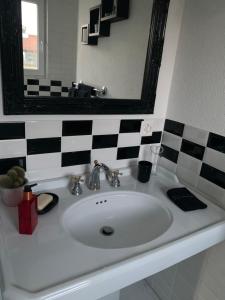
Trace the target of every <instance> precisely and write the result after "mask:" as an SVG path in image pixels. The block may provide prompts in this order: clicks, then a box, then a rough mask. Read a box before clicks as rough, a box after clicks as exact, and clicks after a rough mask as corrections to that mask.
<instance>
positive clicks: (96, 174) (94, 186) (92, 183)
mask: <svg viewBox="0 0 225 300" xmlns="http://www.w3.org/2000/svg"><path fill="white" fill-rule="evenodd" d="M94 163H95V166H94V168H93V170H92V172H91V174H90V177H89V179H88V184H87V185H88V188H89V189H90V190H92V191H96V190H99V189H100V170H101V165H100V164H99V163H98V161H96V160H95V161H94Z"/></svg>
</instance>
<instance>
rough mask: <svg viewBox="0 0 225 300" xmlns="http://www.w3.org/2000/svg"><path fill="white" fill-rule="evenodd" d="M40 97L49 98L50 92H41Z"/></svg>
mask: <svg viewBox="0 0 225 300" xmlns="http://www.w3.org/2000/svg"><path fill="white" fill-rule="evenodd" d="M39 96H42V97H49V96H50V92H47V91H40V92H39Z"/></svg>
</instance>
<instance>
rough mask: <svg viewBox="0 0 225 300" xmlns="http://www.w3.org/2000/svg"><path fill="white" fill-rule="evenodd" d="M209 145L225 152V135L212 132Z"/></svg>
mask: <svg viewBox="0 0 225 300" xmlns="http://www.w3.org/2000/svg"><path fill="white" fill-rule="evenodd" d="M207 147H209V148H212V149H214V150H216V151H219V152H222V153H225V137H224V136H222V135H218V134H215V133H211V132H210V133H209V138H208V143H207Z"/></svg>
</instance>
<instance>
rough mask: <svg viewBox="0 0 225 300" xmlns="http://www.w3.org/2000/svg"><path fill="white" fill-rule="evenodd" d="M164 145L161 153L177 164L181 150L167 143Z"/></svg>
mask: <svg viewBox="0 0 225 300" xmlns="http://www.w3.org/2000/svg"><path fill="white" fill-rule="evenodd" d="M162 147H163V152H162V153H161V156H162V157H165V158H166V159H168V160H170V161H172V162H174V163H175V164H176V163H177V160H178V155H179V152H178V151H176V150H174V149H172V148H170V147H168V146H165V145H162Z"/></svg>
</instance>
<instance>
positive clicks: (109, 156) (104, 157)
mask: <svg viewBox="0 0 225 300" xmlns="http://www.w3.org/2000/svg"><path fill="white" fill-rule="evenodd" d="M116 157H117V148H106V149H94V150H92V151H91V161H92V163H93V162H94V160H98V161H99V162H102V163H105V164H106V165H110V167H112V165H111V163H113V165H114V162H115V161H116Z"/></svg>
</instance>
